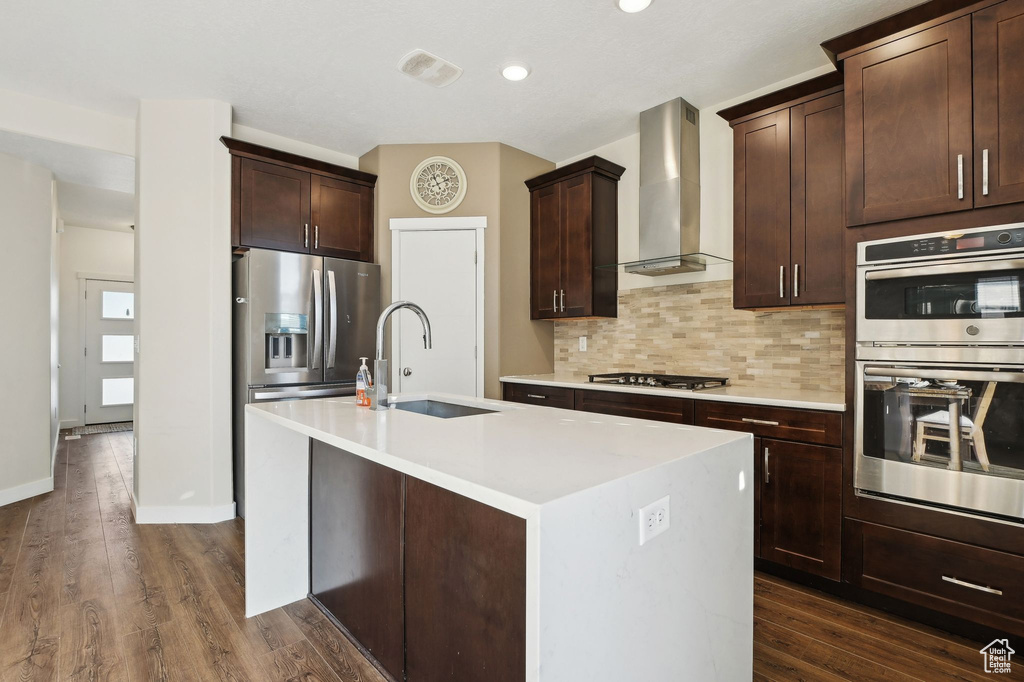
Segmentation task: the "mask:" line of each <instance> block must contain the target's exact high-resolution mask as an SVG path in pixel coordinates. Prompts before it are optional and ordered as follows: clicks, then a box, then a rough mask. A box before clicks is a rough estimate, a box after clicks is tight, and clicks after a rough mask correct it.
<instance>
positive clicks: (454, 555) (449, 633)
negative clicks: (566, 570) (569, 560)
mask: <svg viewBox="0 0 1024 682" xmlns="http://www.w3.org/2000/svg"><path fill="white" fill-rule="evenodd" d="M526 533H527V522H526V520H525V519H522V518H520V517H517V516H513V515H511V514H508V513H506V512H503V511H500V510H498V509H494V508H493V507H489V506H487V505H485V504H482V503H480V502H475V501H473V500H471V499H469V498H467V497H463V496H462V495H458V494H456V493H453V492H450V491H448V490H444V489H443V488H439V487H437V486H435V485H432V484H430V483H425V482H424V481H421V480H419V479H416V478H413V477H411V476H410V477H407V478H406V530H405V586H406V587H405V600H406V601H405V618H406V674H407V675H408V679H410V680H442V679H443V680H448V681H449V682H479V681H480V680H487V682H522V681H523V680H524V679H526V648H527V646H526V575H527V558H526Z"/></svg>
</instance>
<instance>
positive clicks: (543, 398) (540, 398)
mask: <svg viewBox="0 0 1024 682" xmlns="http://www.w3.org/2000/svg"><path fill="white" fill-rule="evenodd" d="M526 397H527V398H536V399H537V400H547V399H548V397H547V396H546V395H537V394H536V393H527V394H526Z"/></svg>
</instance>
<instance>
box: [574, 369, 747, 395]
mask: <svg viewBox="0 0 1024 682" xmlns="http://www.w3.org/2000/svg"><path fill="white" fill-rule="evenodd" d="M590 381H591V383H594V384H618V385H622V386H639V387H650V386H653V387H658V388H678V389H682V390H686V391H700V390H703V389H707V388H721V387H722V386H726V385H727V384H728V383H729V379H727V378H725V377H698V376H688V375H684V374H646V373H644V374H641V373H639V372H613V373H611V374H591V375H590Z"/></svg>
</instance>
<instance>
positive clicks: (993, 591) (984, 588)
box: [942, 575, 1003, 597]
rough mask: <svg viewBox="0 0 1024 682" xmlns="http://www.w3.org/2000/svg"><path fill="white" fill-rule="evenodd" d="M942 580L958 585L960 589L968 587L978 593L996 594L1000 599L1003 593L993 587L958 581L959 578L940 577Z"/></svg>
mask: <svg viewBox="0 0 1024 682" xmlns="http://www.w3.org/2000/svg"><path fill="white" fill-rule="evenodd" d="M942 579H943V580H945V581H946V582H947V583H953V584H954V585H959V586H960V587H969V588H970V589H972V590H978V591H979V592H988V593H989V594H997V595H999V596H1000V597H1001V596H1003V591H1002V590H997V589H996V588H994V587H987V586H985V585H979V584H977V583H971V582H967V581H966V580H960V579H959V578H952V577H950V576H948V575H944V576H942Z"/></svg>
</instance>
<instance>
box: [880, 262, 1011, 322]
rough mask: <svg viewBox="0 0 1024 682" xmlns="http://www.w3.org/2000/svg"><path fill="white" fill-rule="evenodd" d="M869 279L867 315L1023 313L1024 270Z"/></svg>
mask: <svg viewBox="0 0 1024 682" xmlns="http://www.w3.org/2000/svg"><path fill="white" fill-rule="evenodd" d="M864 284H865V287H864V301H865V306H864V314H865V316H866V317H867V318H868V319H874V320H880V319H881V320H927V319H936V320H943V319H947V320H948V319H984V318H1006V317H1024V270H1006V271H1000V272H989V273H987V274H986V273H985V272H969V273H960V274H946V275H941V276H940V275H928V276H922V277H902V278H897V279H873V280H867V281H866V282H865V283H864Z"/></svg>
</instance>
